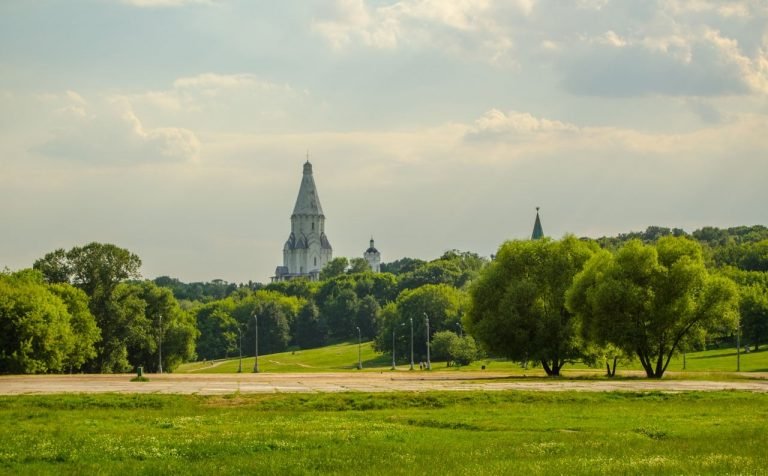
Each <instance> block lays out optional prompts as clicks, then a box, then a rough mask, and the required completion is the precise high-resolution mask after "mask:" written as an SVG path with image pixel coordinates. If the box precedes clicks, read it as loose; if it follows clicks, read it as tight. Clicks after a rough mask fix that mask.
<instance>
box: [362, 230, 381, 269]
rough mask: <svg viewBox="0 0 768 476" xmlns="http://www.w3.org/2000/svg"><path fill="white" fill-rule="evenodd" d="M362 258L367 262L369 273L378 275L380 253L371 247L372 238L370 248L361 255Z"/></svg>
mask: <svg viewBox="0 0 768 476" xmlns="http://www.w3.org/2000/svg"><path fill="white" fill-rule="evenodd" d="M363 258H365V260H366V261H367V262H368V266H369V267H370V268H371V271H373V272H374V273H378V272H380V271H381V253H379V250H377V249H376V247H375V246H374V245H373V236H371V246H369V247H368V249H367V250H365V253H363Z"/></svg>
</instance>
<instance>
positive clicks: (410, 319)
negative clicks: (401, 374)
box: [408, 317, 413, 370]
mask: <svg viewBox="0 0 768 476" xmlns="http://www.w3.org/2000/svg"><path fill="white" fill-rule="evenodd" d="M408 320H409V321H410V322H411V370H413V318H412V317H409V318H408Z"/></svg>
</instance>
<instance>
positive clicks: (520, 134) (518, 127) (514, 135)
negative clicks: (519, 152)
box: [466, 109, 578, 141]
mask: <svg viewBox="0 0 768 476" xmlns="http://www.w3.org/2000/svg"><path fill="white" fill-rule="evenodd" d="M576 131H578V128H577V127H576V126H575V125H573V124H567V123H565V122H561V121H553V120H549V119H540V118H537V117H534V116H533V115H531V114H530V113H527V112H517V111H510V112H509V113H504V112H502V111H500V110H498V109H491V110H490V111H488V112H486V113H485V114H484V115H483V116H482V117H480V118H479V119H477V120H476V121H475V123H474V124H473V125H472V126H471V127H470V128H469V130H468V131H467V132H466V138H467V139H468V140H486V141H488V140H493V141H499V140H501V141H505V140H510V139H514V140H519V139H521V138H524V139H526V140H530V139H532V138H533V140H536V138H537V137H541V136H543V135H547V134H550V133H560V132H576Z"/></svg>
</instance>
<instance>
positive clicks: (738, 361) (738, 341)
mask: <svg viewBox="0 0 768 476" xmlns="http://www.w3.org/2000/svg"><path fill="white" fill-rule="evenodd" d="M736 371H737V372H741V323H739V327H737V328H736Z"/></svg>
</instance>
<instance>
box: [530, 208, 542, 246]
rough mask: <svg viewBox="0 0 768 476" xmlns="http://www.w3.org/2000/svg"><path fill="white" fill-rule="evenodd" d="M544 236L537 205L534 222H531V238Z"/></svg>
mask: <svg viewBox="0 0 768 476" xmlns="http://www.w3.org/2000/svg"><path fill="white" fill-rule="evenodd" d="M540 238H544V230H543V229H542V228H541V219H540V218H539V207H536V222H535V223H534V224H533V234H532V235H531V239H532V240H538V239H540Z"/></svg>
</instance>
